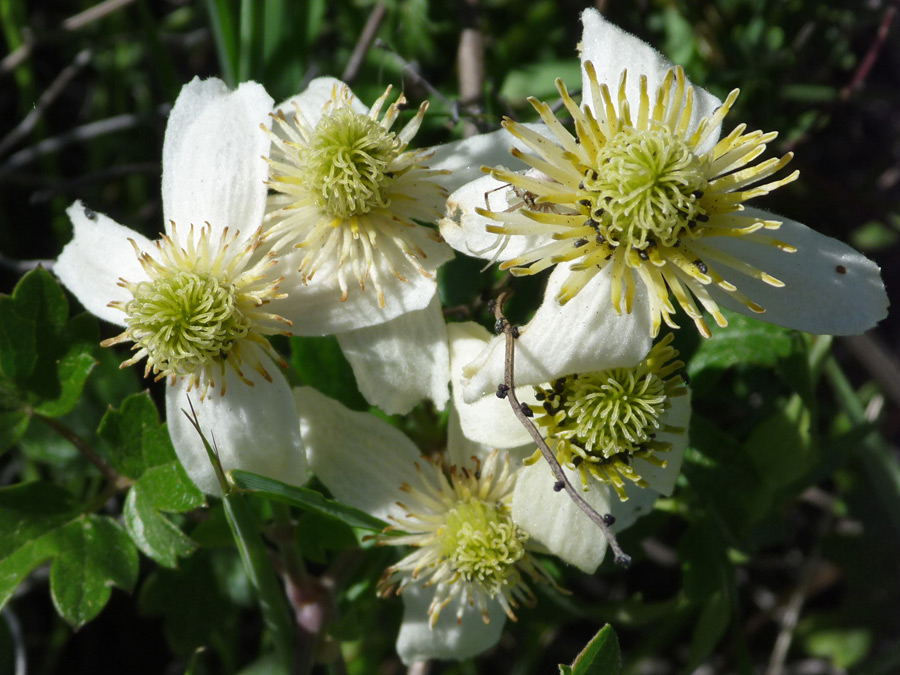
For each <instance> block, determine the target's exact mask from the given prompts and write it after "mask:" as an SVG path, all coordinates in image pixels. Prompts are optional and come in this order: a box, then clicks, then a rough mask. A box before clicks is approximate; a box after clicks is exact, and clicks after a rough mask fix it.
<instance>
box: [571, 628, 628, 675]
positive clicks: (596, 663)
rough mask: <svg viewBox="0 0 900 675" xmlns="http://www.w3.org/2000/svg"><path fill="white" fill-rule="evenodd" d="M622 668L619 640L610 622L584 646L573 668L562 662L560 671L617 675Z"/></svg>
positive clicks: (587, 674)
mask: <svg viewBox="0 0 900 675" xmlns="http://www.w3.org/2000/svg"><path fill="white" fill-rule="evenodd" d="M621 668H622V656H621V654H620V653H619V640H618V638H616V632H615V631H614V630H613V627H612V626H610V625H609V624H606V625H605V626H604V627H603V628H601V629H600V630H599V631H598V632H597V634H596V635H595V636H594V637H592V638H591V641H590V642H588V643H587V644H586V645H585V646H584V649H582V650H581V653H580V654H579V655H578V656H577V657H575V661H573V662H572V667H571V668H569V667H568V666H565V665H562V664H560V666H559V670H560V673H571V675H616V674H617V673H619V672H620V670H621Z"/></svg>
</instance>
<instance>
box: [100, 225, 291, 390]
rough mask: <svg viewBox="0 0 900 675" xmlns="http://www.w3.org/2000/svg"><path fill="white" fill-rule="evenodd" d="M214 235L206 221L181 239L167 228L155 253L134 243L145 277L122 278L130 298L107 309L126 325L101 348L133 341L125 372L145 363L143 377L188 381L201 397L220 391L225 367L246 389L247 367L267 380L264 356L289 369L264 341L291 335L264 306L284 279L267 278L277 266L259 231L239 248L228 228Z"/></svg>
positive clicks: (285, 323)
mask: <svg viewBox="0 0 900 675" xmlns="http://www.w3.org/2000/svg"><path fill="white" fill-rule="evenodd" d="M211 237H212V235H211V232H210V227H209V225H208V224H207V226H206V227H203V228H201V229H200V230H199V231H198V232H195V231H194V228H193V226H192V227H191V229H190V231H189V233H188V236H187V237H186V238H185V241H181V239H180V237H179V235H178V232H177V228H176V226H175V223H172V234H171V235H164V236H163V237H162V238H161V239H160V240H158V241H157V242H156V250H155V251H153V252H150V251H141V250H140V249H139V248H138V246H137V244H135V242H134V241H133V240H132V241H131V243H132V246H133V247H134V249H135V253H136V255H137V257H138V260H139V261H140V263H141V266H142V267H143V268H144V271H145V272H146V273H147V277H148V279H147V280H145V281H140V282H133V281H128V280H125V279H120V280H119V286H121V287H123V288H126V289H128V291H129V292H130V293H131V295H132V297H131V299H130V300H126V301H116V302H111V303H110V306H111V307H115V308H117V309H121V310H122V311H123V312H124V313H125V315H126V319H125V323H126V325H127V328H126V329H125V331H124V332H123V333H121V334H120V335H118V336H116V337H114V338H111V339H109V340H105V341H103V342H102V343H101V344H102V346H104V347H109V346H111V345H114V344H119V343H122V342H128V341H131V342H134V347H133V350H135V351H136V353H135V354H134V355H133V356H132V357H131V358H130V359H128V360H127V361H125V362H124V363H123V364H122V367H123V368H124V367H127V366H130V365H133V364H135V363H137V362H138V361H140V360H141V359H144V358H146V359H147V364H146V367H145V369H144V376H145V377H147V376H149V375H150V374H151V373H152V374H153V375H155V376H156V379H157V380H161V379H163V378H165V377H170V378H171V380H172V382H174V381H175V380H176V379H177V378H187V379H188V380H189V382H190V387H189V388H190V389H196V390H198V391H199V393H200V398H201V399H202V398H204V397H205V396H206V394H207V392H208V390H209V388H210V387H212V388H213V389H216V388H219V389H220V392H221V394H223V395H224V394H225V383H226V379H225V371H226V368H231V369H232V371H234V373H236V374H237V376H238V377H239V378H240V379H241V380H242V381H243V382H245V383H246V384H248V385H251V386H252V385H253V382H252V381H250V380H249V379H247V377H246V375H245V373H244V368H245V367H249V368H252V369H253V370H255V371H257V372H258V373H260V375H262V376H263V377H264V378H265V379H267V380H271V379H272V378H271V376H270V375H269V373H268V371H267V370H266V365H265V363H264V360H265V358H264V357H263V356H262V354H263V353H266V354H268V355H269V357H271V359H272V360H274V361H275V362H277V363H278V364H279V365H281V366H283V367H286V366H287V364H286V363H284V361H283V359H281V357H280V356H278V354H277V353H276V352H275V351H274V350H273V349H272V347H271V345H270V344H269V342H268V341H267V340H266V338H265V337H263V336H265V335H275V334H288V331H287V330H286V329H285V327H286V326H290V325H291V322H290V321H288V320H287V319H284V318H282V317H280V316H278V315H276V314H272V313H269V312H266V311H264V310H263V309H262V308H263V307H264V306H265V305H266V304H268V303H269V302H270V301H272V300H275V299H280V298H284V297H285V296H284V294H280V293H278V292H277V291H278V284H279V282H280V281H281V279H274V280H273V279H269V278H267V276H266V275H267V272H268V270H269V269H270V268H271V267H272V266H273V265H275V264H276V261H275V259H274V257H273V255H272V254H268V255H260V254H259V253H258V251H257V249H258V247H259V233H258V232H257V234H256V235H255V236H254V237H251V238H250V239H249V240H248V241H246V242H243V243H242V241H241V239H242V238H241V237H240V233H239V232H234V233H233V234H232V233H230V232H229V231H228V228H226V229H225V230H224V231H223V232H222V234H221V237H219V239H218V241H211Z"/></svg>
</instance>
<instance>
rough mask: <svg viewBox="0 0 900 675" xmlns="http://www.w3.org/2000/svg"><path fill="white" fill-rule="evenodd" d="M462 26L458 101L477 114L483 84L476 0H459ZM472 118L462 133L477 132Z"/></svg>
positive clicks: (482, 59) (481, 42)
mask: <svg viewBox="0 0 900 675" xmlns="http://www.w3.org/2000/svg"><path fill="white" fill-rule="evenodd" d="M460 9H461V12H460V13H461V16H462V25H463V29H462V32H461V33H460V35H459V47H458V48H457V51H456V66H457V69H458V70H459V103H460V105H461V106H462V108H463V110H465V111H466V112H469V113H471V114H472V115H473V116H475V117H477V116H478V115H480V114H481V112H482V111H481V98H482V96H481V94H482V90H483V88H484V37H483V36H482V34H481V29H480V28H479V27H478V0H462V1H461V8H460ZM479 131H480V130H479V128H478V125H477V124H476V123H475V122H474V120H473V119H467V120H466V121H465V124H464V125H463V136H464V137H466V138H468V137H470V136H474V135H476V134H477V133H479Z"/></svg>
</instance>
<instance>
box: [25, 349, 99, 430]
mask: <svg viewBox="0 0 900 675" xmlns="http://www.w3.org/2000/svg"><path fill="white" fill-rule="evenodd" d="M96 365H97V360H96V359H95V358H94V356H93V354H91V349H90V348H89V347H88V346H87V345H77V346H76V347H74V348H73V349H72V351H70V352H69V353H68V354H66V355H65V356H64V357H63V358H62V359H60V361H59V368H58V371H57V376H58V378H59V383H60V392H59V396H58V397H57V398H56V399H54V400H52V401H46V402H44V403H42V404H41V405H39V406H38V407H37V411H38V412H39V413H41V414H42V415H46V416H47V417H62V416H63V415H65V414H67V413H69V412H71V410H72V408H74V407H75V404H76V403H77V402H78V397H79V396H81V392H82V391H83V390H84V383H85V382H86V381H87V378H88V375H90V374H91V371H92V370H93V369H94V366H96Z"/></svg>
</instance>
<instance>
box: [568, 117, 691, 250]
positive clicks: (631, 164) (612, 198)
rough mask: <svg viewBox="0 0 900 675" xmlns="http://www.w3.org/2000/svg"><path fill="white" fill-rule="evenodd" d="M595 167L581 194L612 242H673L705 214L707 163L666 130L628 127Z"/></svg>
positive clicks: (610, 142)
mask: <svg viewBox="0 0 900 675" xmlns="http://www.w3.org/2000/svg"><path fill="white" fill-rule="evenodd" d="M596 167H597V168H596V170H595V169H589V170H588V171H587V172H586V175H585V179H584V182H583V185H584V192H582V195H581V196H582V197H583V198H586V199H587V200H589V203H590V207H589V214H588V215H590V217H591V218H592V219H593V220H594V222H596V223H597V229H598V231H599V232H600V233H602V234H603V235H604V236H605V237H606V239H607V240H608V241H609V242H610V244H611V245H612V246H618V245H620V244H624V245H626V246H632V247H634V248H637V249H640V250H643V249H645V248H647V246H651V245H660V244H661V245H663V246H674V245H675V244H677V242H678V240H679V239H680V238H682V237H684V236H687V235H689V233H690V231H691V228H692V227H694V226H695V225H696V223H697V220H698V219H704V218H706V212H705V210H704V209H703V208H702V206H701V204H700V198H701V197H702V196H703V190H704V189H706V186H707V179H706V175H707V167H706V165H705V163H703V162H702V161H701V160H700V159H699V158H698V157H697V156H696V155H695V154H694V152H693V151H692V150H691V148H690V147H689V146H688V145H687V144H686V143H685V142H684V141H683V140H682V139H681V138H678V137H676V136H673V135H672V134H670V133H668V132H666V131H661V130H656V129H653V130H643V131H641V130H631V129H629V130H623V131H622V132H620V133H618V134H616V135H614V136H612V137H611V138H610V139H609V140H608V141H607V143H606V145H605V146H603V148H601V149H600V152H599V153H598V155H597V161H596ZM581 205H582V206H585V207H586V206H587V204H586V203H585V202H584V201H582V202H581Z"/></svg>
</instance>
